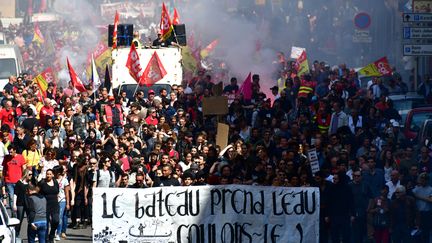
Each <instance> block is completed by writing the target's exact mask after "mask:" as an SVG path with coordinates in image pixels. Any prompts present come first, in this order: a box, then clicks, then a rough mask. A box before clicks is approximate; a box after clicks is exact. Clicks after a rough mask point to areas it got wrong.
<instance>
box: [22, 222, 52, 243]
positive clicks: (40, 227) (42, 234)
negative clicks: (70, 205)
mask: <svg viewBox="0 0 432 243" xmlns="http://www.w3.org/2000/svg"><path fill="white" fill-rule="evenodd" d="M33 224H35V225H36V227H37V229H36V230H34V229H32V227H31V224H29V225H28V229H27V235H28V242H29V243H34V242H35V238H36V235H37V237H38V238H39V243H45V242H46V231H47V227H48V223H47V221H37V222H33Z"/></svg>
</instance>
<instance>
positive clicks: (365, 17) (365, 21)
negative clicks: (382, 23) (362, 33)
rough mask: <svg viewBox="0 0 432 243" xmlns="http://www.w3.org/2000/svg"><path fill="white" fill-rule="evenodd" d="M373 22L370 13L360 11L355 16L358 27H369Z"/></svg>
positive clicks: (355, 23)
mask: <svg viewBox="0 0 432 243" xmlns="http://www.w3.org/2000/svg"><path fill="white" fill-rule="evenodd" d="M371 22H372V19H371V16H370V15H369V14H368V13H358V14H356V16H355V17H354V25H355V26H356V27H357V28H358V29H367V28H369V26H370V24H371Z"/></svg>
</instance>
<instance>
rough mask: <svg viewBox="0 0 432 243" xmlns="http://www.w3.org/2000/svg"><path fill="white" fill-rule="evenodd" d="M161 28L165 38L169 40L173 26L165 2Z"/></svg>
mask: <svg viewBox="0 0 432 243" xmlns="http://www.w3.org/2000/svg"><path fill="white" fill-rule="evenodd" d="M159 29H160V31H161V32H162V39H163V40H167V39H168V38H169V37H170V36H171V32H172V30H173V27H172V23H171V19H170V16H169V13H168V10H167V8H166V6H165V3H162V13H161V20H160V23H159Z"/></svg>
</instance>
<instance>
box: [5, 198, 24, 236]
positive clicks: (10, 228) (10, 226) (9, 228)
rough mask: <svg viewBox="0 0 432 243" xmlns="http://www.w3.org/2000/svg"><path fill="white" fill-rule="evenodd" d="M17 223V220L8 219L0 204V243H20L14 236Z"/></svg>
mask: <svg viewBox="0 0 432 243" xmlns="http://www.w3.org/2000/svg"><path fill="white" fill-rule="evenodd" d="M19 223H20V221H19V219H17V218H11V217H9V214H8V212H7V210H6V208H5V206H4V205H3V203H0V242H10V243H21V242H22V241H21V239H20V238H18V237H17V236H16V234H15V226H17V225H18V224H19Z"/></svg>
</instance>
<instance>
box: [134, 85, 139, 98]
mask: <svg viewBox="0 0 432 243" xmlns="http://www.w3.org/2000/svg"><path fill="white" fill-rule="evenodd" d="M138 87H139V84H137V86H136V88H135V92H134V93H133V97H135V95H136V92H137V91H138Z"/></svg>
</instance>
